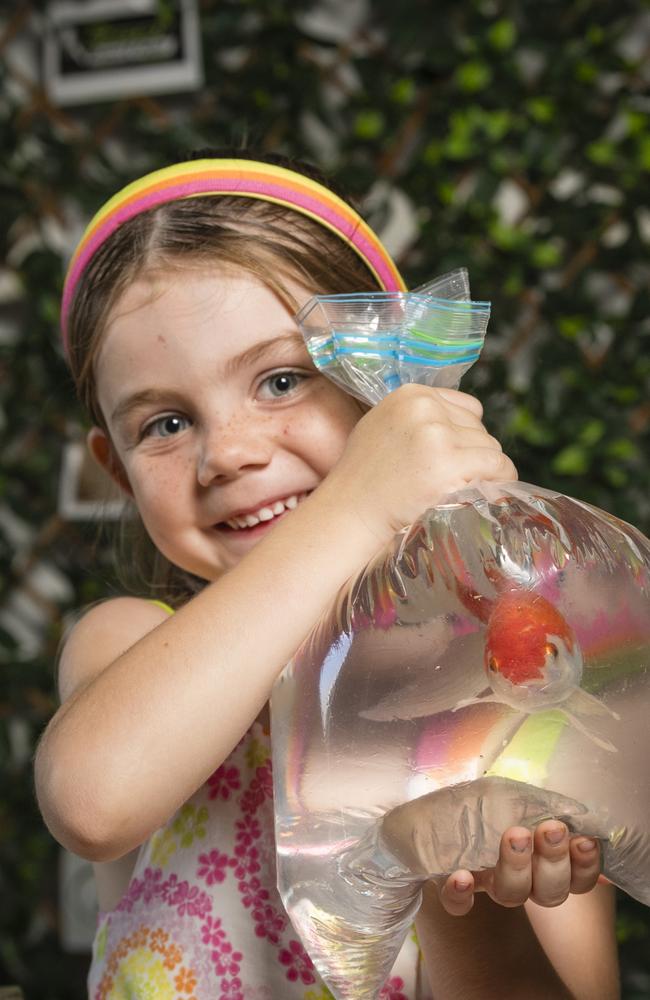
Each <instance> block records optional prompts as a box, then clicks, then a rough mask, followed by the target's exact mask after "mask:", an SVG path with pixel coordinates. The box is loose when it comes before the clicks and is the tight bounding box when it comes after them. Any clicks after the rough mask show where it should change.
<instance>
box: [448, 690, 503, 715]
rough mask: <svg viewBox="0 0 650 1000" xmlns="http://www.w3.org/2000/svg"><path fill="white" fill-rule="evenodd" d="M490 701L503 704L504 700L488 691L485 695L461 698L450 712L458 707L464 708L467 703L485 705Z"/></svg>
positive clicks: (455, 710)
mask: <svg viewBox="0 0 650 1000" xmlns="http://www.w3.org/2000/svg"><path fill="white" fill-rule="evenodd" d="M489 702H492V703H493V704H495V705H505V701H503V700H502V699H501V698H498V697H497V696H496V695H495V694H492V693H491V692H488V694H485V695H478V697H476V698H463V699H462V700H461V701H457V702H456V704H455V705H454V707H453V708H452V712H457V711H458V709H459V708H466V707H467V706H468V705H485V704H487V703H489Z"/></svg>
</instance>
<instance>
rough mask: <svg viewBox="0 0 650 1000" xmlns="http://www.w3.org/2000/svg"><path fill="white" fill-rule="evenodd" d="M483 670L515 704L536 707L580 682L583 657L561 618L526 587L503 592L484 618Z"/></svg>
mask: <svg viewBox="0 0 650 1000" xmlns="http://www.w3.org/2000/svg"><path fill="white" fill-rule="evenodd" d="M485 668H486V672H487V675H488V678H489V681H490V686H491V687H492V690H493V691H494V692H495V693H498V694H499V695H500V696H501V697H502V699H503V700H504V701H505V702H507V703H508V704H510V705H512V706H513V707H516V708H524V709H525V708H526V707H528V708H529V709H530V708H532V707H537V708H541V707H543V706H548V705H552V704H557V703H558V702H561V701H563V700H564V699H565V698H567V697H568V696H569V695H570V694H571V692H572V691H574V690H575V688H576V687H577V686H578V685H579V684H580V679H581V677H582V669H583V661H582V655H581V653H580V647H579V644H578V641H577V639H576V637H575V635H574V634H573V631H572V629H571V627H570V626H569V623H568V622H567V620H566V619H565V618H564V616H563V615H562V614H561V613H560V612H559V611H558V609H557V608H556V607H554V606H553V605H552V604H551V603H550V602H549V601H547V600H546V598H545V597H542V596H541V595H540V594H535V593H533V592H531V591H527V590H516V591H510V592H508V593H505V594H502V595H501V596H500V597H499V598H498V599H497V600H496V601H495V602H494V605H493V607H492V611H491V613H490V616H489V618H488V622H487V634H486V641H485Z"/></svg>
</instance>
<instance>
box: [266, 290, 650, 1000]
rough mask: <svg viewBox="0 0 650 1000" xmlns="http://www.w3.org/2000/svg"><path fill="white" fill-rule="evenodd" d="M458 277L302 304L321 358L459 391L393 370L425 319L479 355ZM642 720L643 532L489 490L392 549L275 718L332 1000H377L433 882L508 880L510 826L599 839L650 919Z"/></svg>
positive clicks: (284, 876) (560, 500) (430, 368)
mask: <svg viewBox="0 0 650 1000" xmlns="http://www.w3.org/2000/svg"><path fill="white" fill-rule="evenodd" d="M459 273H460V274H461V275H462V274H464V272H456V279H455V280H456V281H457V280H458V278H457V276H458V274H459ZM449 277H450V276H444V277H443V279H439V284H438V286H437V288H436V294H435V295H430V294H429V295H427V292H426V291H423V289H419V290H417V292H416V293H415V298H416V301H414V302H409V301H408V299H409V296H408V295H403V296H386V295H377V296H363V297H360V296H357V297H350V296H347V297H345V298H344V297H339V298H338V301H337V302H334V299H333V297H323V298H322V299H320V298H319V299H318V300H317V301H316V302H311V303H308V305H307V306H306V307H305V309H304V310H303V313H302V314H301V322H302V323H303V332H304V333H305V338H306V340H307V342H308V344H309V346H310V350H311V351H312V352H313V356H314V358H315V360H316V361H317V363H318V364H319V365H320V366H321V368H322V370H323V371H326V372H327V374H331V376H332V377H333V378H335V380H336V381H338V382H339V384H342V385H344V386H345V387H346V388H347V390H348V391H350V392H354V393H355V394H356V395H359V396H360V397H361V398H365V399H366V400H370V401H376V400H377V399H378V398H381V396H382V395H385V394H386V392H387V391H389V390H390V388H392V387H393V385H394V384H401V382H402V381H405V380H409V381H426V382H427V383H428V384H429V385H449V384H454V383H453V382H450V381H441V382H439V381H437V378H438V375H440V374H442V377H443V379H446V378H447V377H448V376H449V373H450V371H451V369H452V368H453V369H454V378H456V379H457V378H459V377H460V375H459V374H458V372H459V371H460V370H461V369H462V370H465V369H466V368H467V367H469V364H471V361H470V360H468V359H464V360H463V361H462V362H458V361H457V359H456V358H454V359H453V360H452V356H451V355H448V356H447V357H448V361H447V364H446V365H443V366H439V367H435V366H434V365H419V366H418V367H417V379H416V378H415V377H413V378H410V376H411V375H414V373H415V371H416V368H415V367H413V368H410V367H409V365H410V362H407V361H404V362H403V363H402V364H401V363H400V354H399V351H400V347H399V344H400V343H402V344H404V343H408V342H409V340H411V339H412V338H411V333H412V330H411V328H410V327H409V323H411V322H416V323H417V324H418V329H420V330H422V329H426V330H429V331H433V333H432V337H431V340H432V344H431V345H430V347H431V349H432V350H433V351H435V350H437V348H438V347H439V346H440V344H439V341H440V340H441V339H443V338H442V336H441V334H440V330H441V326H440V324H438V314H440V315H443V320H442V321H441V322H447V321H448V314H449V313H450V312H451V313H453V314H455V315H458V316H464V317H465V320H464V326H463V325H462V324H460V326H459V329H458V330H457V331H456V332H457V334H458V343H460V344H463V345H466V344H467V342H468V341H472V340H474V339H480V338H482V335H483V334H484V333H485V326H484V325H483V327H482V333H481V332H480V331H479V327H480V324H481V323H484V322H486V321H487V320H486V317H485V311H486V310H485V308H483V307H484V306H485V304H479V305H480V306H481V307H482V308H480V309H478V310H474V309H467V308H466V311H465V312H464V313H463V312H462V310H461V309H457V306H458V305H459V303H457V302H455V301H449V300H447V301H445V300H444V297H441V295H440V288H443V290H444V289H445V288H446V287H447V288H448V287H454V288H455V289H458V287H459V286H458V284H451V283H450V282H449V281H448V282H447V284H445V282H446V280H447V279H448V278H449ZM465 281H466V275H465ZM426 287H427V286H425V289H426ZM411 294H413V293H411ZM465 294H466V295H467V296H468V289H467V288H466V287H465ZM423 302H424V303H425V304H423ZM461 302H463V303H464V305H465V307H467V302H468V299H467V298H466V299H465V300H461ZM443 303H444V305H445V307H446V308H445V309H444V310H443V309H442V308H441V305H442V304H443ZM470 305H471V303H470ZM487 308H488V311H489V307H487ZM479 315H480V316H481V320H480V321H479V320H478V319H477V317H478V316H479ZM346 317H347V318H346ZM387 317H390V319H388V318H387ZM325 319H328V321H329V322H330V323H331V328H330V334H328V331H327V328H326V327H325V325H324V324H325ZM319 324H323V325H319ZM346 324H347V325H346ZM391 324H392V325H391ZM446 329H447V331H448V330H449V329H450V328H449V326H448V325H447V328H446ZM333 330H341V331H343V332H342V335H341V336H340V338H339V340H338V343H341V344H343V348H344V350H343V353H342V354H339V353H337V350H336V343H337V342H336V341H335V340H334V338H333V337H332V338H331V339H332V343H333V344H334V348H332V347H331V345H330V346H328V344H327V337H328V335H331V333H332V331H333ZM389 330H390V331H392V332H391V333H390V337H393V338H394V343H396V344H397V346H396V347H395V346H393V343H391V347H390V351H391V352H393V354H392V355H391V357H390V359H389V360H388V361H387V360H386V359H385V358H384V356H383V355H380V353H379V351H378V350H376V345H377V342H381V349H382V351H383V349H384V339H383V338H384V336H385V337H386V338H387V339H388V338H389ZM355 331H356V332H355ZM366 335H368V341H369V344H370V348H369V351H368V355H367V356H365V355H364V354H363V344H362V339H361V338H363V337H364V336H366ZM447 337H448V333H446V334H445V338H447ZM323 338H325V339H323ZM452 339H453V335H452ZM443 346H448V345H446V344H445V345H443ZM427 350H428V347H427V345H424V346H423V345H422V344H418V348H417V351H418V357H422V356H424V354H425V352H426V351H427ZM351 351H353V352H354V353H351ZM400 364H401V367H400ZM413 364H414V366H415V362H414V363H413ZM463 366H464V368H463ZM393 377H396V378H397V383H393V382H391V379H392V378H393ZM649 707H650V542H649V541H648V539H646V538H645V537H644V536H643V535H641V534H640V532H638V531H637V530H636V529H634V528H632V527H631V526H630V525H627V524H624V523H623V522H621V521H619V520H617V519H616V518H614V517H612V516H610V515H608V514H605V513H604V512H602V511H599V510H597V509H596V508H593V507H590V506H589V505H587V504H584V503H581V502H580V501H578V500H574V499H571V498H569V497H566V496H562V495H561V494H558V493H554V492H552V491H549V490H544V489H541V488H540V487H536V486H532V485H528V484H525V483H503V484H494V483H490V484H487V483H483V484H481V483H478V484H476V485H475V486H473V487H471V488H468V489H466V490H463V491H462V492H458V493H456V494H453V495H452V496H450V497H449V498H447V501H446V502H445V503H444V504H441V505H439V506H438V507H436V508H433V509H431V510H429V511H427V512H426V513H425V514H423V516H422V517H421V518H420V520H419V521H417V522H416V523H415V524H414V525H413V526H412V527H410V528H409V529H407V530H405V531H404V532H402V533H401V534H400V535H398V536H397V537H396V538H395V539H394V542H393V543H392V545H391V546H390V547H389V548H388V550H387V551H385V552H383V553H381V554H380V555H379V556H378V557H377V558H376V559H375V560H374V561H373V562H372V564H371V565H370V566H369V567H367V568H366V569H365V570H364V571H363V572H362V573H360V574H359V576H358V578H357V579H355V580H354V581H352V583H351V584H350V585H349V586H348V587H347V588H345V590H344V592H343V593H342V594H341V595H340V598H339V600H338V601H337V602H336V605H335V606H334V607H332V608H331V610H330V612H329V613H328V614H327V615H325V616H324V617H323V619H322V621H321V622H320V624H319V625H318V627H317V628H316V629H315V630H314V631H313V633H312V634H311V635H310V636H309V638H308V639H307V641H306V642H305V643H304V644H303V646H302V648H301V649H300V650H299V651H298V653H297V654H296V656H295V657H294V659H293V661H292V662H291V663H290V664H289V665H288V667H287V668H286V670H285V671H284V672H283V674H282V676H281V677H280V679H279V680H278V682H277V683H276V685H275V688H274V691H273V695H272V702H271V708H272V733H273V768H274V780H275V808H276V837H277V850H278V878H279V888H280V892H281V895H282V898H283V901H284V904H285V906H286V908H287V911H288V913H289V915H290V917H291V919H292V921H293V924H294V926H295V927H296V930H297V931H298V933H299V934H300V935H301V937H302V940H303V942H304V944H305V947H306V948H307V950H308V951H309V953H310V955H311V957H312V959H313V961H314V963H315V965H316V967H317V968H318V970H319V972H320V974H321V976H322V977H323V978H324V980H325V981H326V983H327V985H328V986H329V987H330V989H331V990H332V992H333V993H334V995H335V996H336V997H338V998H340V1000H347V998H350V1000H351V998H354V1000H370V998H374V997H377V995H378V993H379V990H380V988H381V985H382V983H383V982H384V980H385V978H386V976H387V975H388V973H389V971H390V968H391V966H392V965H393V963H394V961H395V958H396V955H397V953H398V951H399V949H400V947H401V945H402V943H403V941H404V938H405V936H406V934H407V933H408V931H409V927H410V925H411V923H412V921H413V918H414V915H415V913H416V912H417V909H418V907H419V904H420V895H421V887H422V884H423V882H424V881H425V880H426V879H428V878H432V877H433V878H444V877H445V876H446V875H447V874H449V873H450V872H452V871H454V870H455V869H457V868H459V867H463V868H469V869H472V870H479V869H481V868H487V867H492V866H494V864H495V862H496V860H497V855H498V845H499V840H500V837H501V834H502V833H503V831H504V830H505V829H506V828H507V827H508V826H510V825H513V824H522V825H525V826H529V827H531V828H532V827H534V826H535V825H537V824H538V823H539V822H541V821H542V820H543V819H545V818H548V817H551V816H554V817H558V818H561V819H562V820H564V821H565V822H566V823H567V825H568V826H569V828H570V829H571V830H572V831H574V832H580V833H585V834H589V835H591V836H595V837H598V838H599V839H600V842H601V845H602V858H603V872H604V874H605V875H606V876H607V877H608V878H609V879H610V880H611V881H612V882H614V883H615V884H616V885H618V886H620V887H621V888H622V889H624V890H625V891H626V892H628V893H629V894H630V895H632V896H634V897H635V898H636V899H639V900H641V901H642V902H644V903H646V904H649V905H650V785H649V784H648V781H647V777H646V775H647V752H648V739H647V736H646V733H647V715H648V708H649Z"/></svg>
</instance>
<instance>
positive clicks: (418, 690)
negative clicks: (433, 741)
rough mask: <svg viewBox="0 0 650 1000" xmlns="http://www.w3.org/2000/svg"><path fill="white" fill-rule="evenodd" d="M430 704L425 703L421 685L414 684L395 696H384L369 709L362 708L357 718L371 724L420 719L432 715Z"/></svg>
mask: <svg viewBox="0 0 650 1000" xmlns="http://www.w3.org/2000/svg"><path fill="white" fill-rule="evenodd" d="M432 711H433V709H432V706H431V703H430V702H429V703H427V700H426V691H424V690H423V686H422V684H421V683H418V682H415V683H414V684H408V685H407V686H406V687H404V688H402V690H401V691H400V692H399V693H398V694H395V692H393V693H391V694H389V695H386V697H384V698H380V700H379V701H378V702H377V703H376V704H375V705H371V706H370V708H364V709H363V710H362V711H360V712H359V717H360V718H362V719H369V720H370V721H371V722H393V721H395V720H399V721H400V722H402V721H405V720H408V719H422V718H424V716H425V715H431V714H432Z"/></svg>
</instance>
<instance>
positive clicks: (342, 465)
mask: <svg viewBox="0 0 650 1000" xmlns="http://www.w3.org/2000/svg"><path fill="white" fill-rule="evenodd" d="M482 414H483V408H482V406H481V404H480V403H479V401H478V400H477V399H475V398H474V397H473V396H468V395H467V394H466V393H463V392H456V391H455V390H453V389H431V388H429V387H427V386H422V385H404V386H401V387H400V388H399V389H396V390H395V392H391V393H389V395H388V396H387V397H386V398H385V399H383V400H382V401H381V402H380V403H378V404H377V406H375V407H373V408H372V409H371V410H369V411H368V413H366V414H365V415H364V416H363V417H362V418H361V420H360V421H359V423H358V424H357V425H356V427H355V428H354V430H353V431H352V433H351V435H350V437H349V440H348V443H347V446H346V448H345V451H344V453H343V455H342V457H341V459H340V460H339V462H338V463H337V465H336V466H335V467H334V469H333V470H332V471H331V473H330V475H329V476H328V477H327V480H326V483H325V484H323V485H327V488H328V489H330V490H332V491H333V496H334V497H335V498H336V501H337V502H338V503H341V502H344V503H346V504H347V505H348V508H349V509H351V510H355V511H356V512H357V513H358V515H359V516H360V518H361V520H362V521H363V523H364V524H365V525H366V526H367V527H368V528H370V530H371V531H372V532H373V534H374V535H375V536H376V537H378V538H380V539H381V540H384V539H385V540H388V539H390V538H392V536H393V535H394V534H395V532H397V531H399V530H400V529H401V528H403V527H404V526H405V525H408V524H412V523H413V521H415V520H416V519H417V518H418V517H420V516H421V515H422V514H423V513H424V511H425V510H427V509H428V508H429V507H433V506H434V505H435V504H436V503H438V502H439V501H440V500H441V499H442V498H443V497H444V496H445V495H446V494H448V493H449V492H451V491H452V490H456V489H460V488H462V487H463V486H465V485H467V484H468V483H469V482H471V481H472V480H477V479H485V480H503V481H508V480H513V479H516V478H517V470H516V469H515V467H514V465H513V464H512V462H511V461H510V459H509V458H508V457H507V456H506V455H504V454H503V451H502V449H501V445H500V444H499V442H498V441H497V440H496V438H494V437H492V435H490V434H489V433H488V432H487V430H486V429H485V427H484V426H483V423H482V421H481V417H482Z"/></svg>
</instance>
